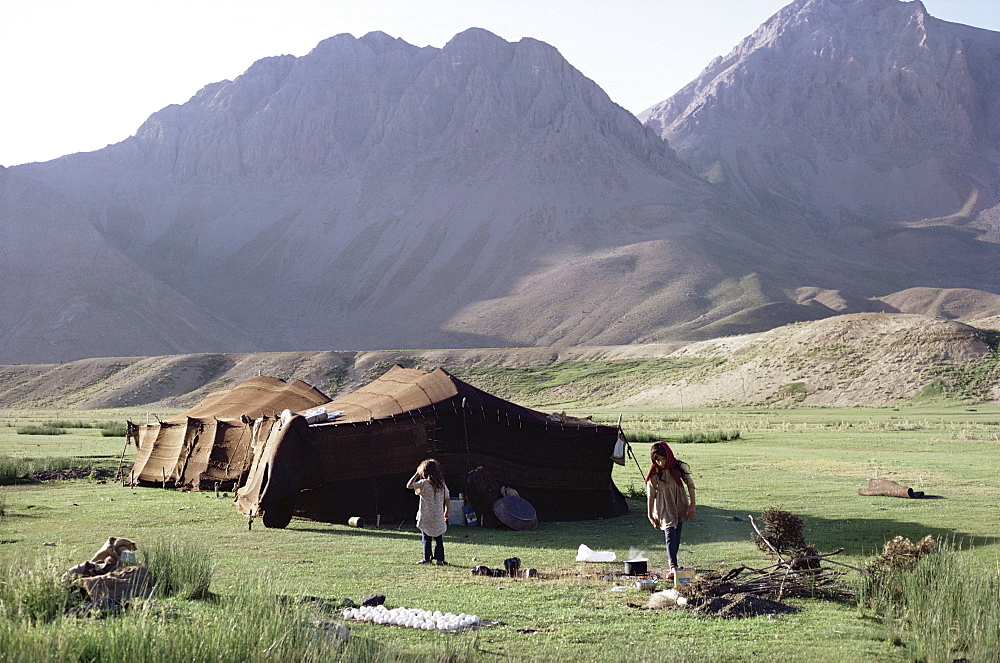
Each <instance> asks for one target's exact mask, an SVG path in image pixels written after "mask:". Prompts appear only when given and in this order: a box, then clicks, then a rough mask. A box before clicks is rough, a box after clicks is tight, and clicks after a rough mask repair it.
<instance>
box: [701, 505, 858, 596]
mask: <svg viewBox="0 0 1000 663" xmlns="http://www.w3.org/2000/svg"><path fill="white" fill-rule="evenodd" d="M747 518H748V519H749V520H750V524H751V525H752V526H753V529H754V532H755V533H754V534H752V535H751V536H750V538H751V540H752V541H753V542H754V543H756V544H757V547H758V548H760V549H761V550H763V551H765V552H768V553H770V554H772V555H773V556H774V557H776V558H777V560H778V561H777V563H776V564H772V565H771V566H768V567H765V568H763V569H752V568H750V567H747V566H742V567H740V568H737V569H732V570H730V571H729V573H727V574H725V575H724V576H722V577H721V578H720V579H719V585H720V587H718V588H715V589H714V591H724V592H727V593H746V594H751V595H760V596H771V597H774V598H775V599H777V600H779V601H780V600H781V599H782V598H784V597H787V596H798V597H807V596H815V595H816V594H817V593H822V594H825V595H827V596H832V597H844V598H847V597H850V596H851V595H852V594H851V593H850V592H848V591H847V590H844V589H842V588H840V587H838V586H836V585H835V581H836V580H837V579H838V578H840V576H842V575H844V573H845V572H844V571H839V570H834V569H831V568H828V567H824V566H823V562H827V563H828V564H835V565H838V566H842V567H845V568H849V569H854V570H855V571H858V572H859V573H866V571H865V570H864V569H859V568H857V567H855V566H851V565H849V564H844V563H842V562H837V561H834V560H831V559H830V557H832V556H834V555H839V554H840V553H842V552H843V551H844V549H843V548H838V549H837V550H834V551H833V552H829V553H820V552H819V550H818V549H817V548H816V546H813V545H811V544H808V543H806V541H805V538H804V537H803V536H802V529H803V522H802V519H801V518H799V517H798V516H796V515H794V514H792V513H789V512H787V511H783V510H781V509H776V508H773V507H772V508H768V509H765V510H764V512H763V513H762V514H761V518H762V519H763V520H764V522H765V528H764V531H761V529H760V527H758V526H757V523H756V521H754V518H753V516H747ZM744 571H749V572H751V573H752V574H753V575H751V576H750V577H748V578H746V579H740V576H741V575H742V574H743V572H744Z"/></svg>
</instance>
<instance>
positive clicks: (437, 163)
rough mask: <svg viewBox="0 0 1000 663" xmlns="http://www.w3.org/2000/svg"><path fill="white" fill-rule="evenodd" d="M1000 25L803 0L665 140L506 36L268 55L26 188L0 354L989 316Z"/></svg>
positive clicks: (18, 181)
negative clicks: (841, 317) (905, 314)
mask: <svg viewBox="0 0 1000 663" xmlns="http://www.w3.org/2000/svg"><path fill="white" fill-rule="evenodd" d="M997 38H998V35H997V34H996V33H991V32H986V31H982V30H976V29H974V28H968V27H966V26H957V25H952V24H947V23H943V22H941V21H937V20H935V19H933V18H932V17H929V16H927V15H926V12H924V11H923V7H922V6H921V5H920V3H919V2H898V1H897V0H797V1H796V2H794V3H792V4H791V5H789V6H788V7H787V8H785V9H784V10H783V11H782V12H780V13H779V14H777V15H776V16H775V17H773V18H772V19H771V20H770V21H769V22H768V23H766V24H765V25H764V26H762V27H761V29H760V30H758V31H757V32H756V33H755V34H754V35H752V36H751V37H749V38H748V39H747V40H745V41H744V42H743V43H742V44H740V45H739V46H738V47H737V48H736V49H735V50H734V51H733V53H731V54H730V55H729V56H727V57H726V58H723V59H720V60H718V61H716V62H714V63H712V64H711V65H710V66H709V68H708V69H706V71H705V73H703V75H702V76H701V77H700V78H699V79H698V80H697V81H695V82H694V83H692V84H691V86H688V88H685V90H682V91H681V92H680V93H679V94H678V95H675V97H673V98H672V99H670V100H668V101H666V102H664V104H661V105H659V106H657V107H655V108H654V109H652V110H651V111H650V112H649V113H647V114H646V115H645V116H644V121H645V124H643V123H641V122H640V121H638V120H637V119H636V118H635V117H633V116H632V115H631V114H629V113H628V112H626V111H625V110H624V109H622V108H621V107H619V106H617V105H616V104H614V103H613V102H612V101H611V100H610V99H609V98H608V97H607V95H606V94H605V93H604V92H603V91H602V90H601V89H600V88H599V87H598V86H597V85H596V84H595V83H594V82H593V81H591V80H589V79H587V78H586V77H585V76H583V75H582V74H581V73H580V72H579V71H577V70H576V69H574V68H573V67H572V66H571V65H570V64H569V63H567V62H566V61H565V60H564V59H563V58H562V56H561V55H560V54H559V53H558V51H556V50H555V49H554V48H552V47H551V46H549V45H547V44H544V43H541V42H538V41H536V40H532V39H522V40H521V41H519V42H516V43H509V42H507V41H505V40H503V39H501V38H499V37H497V36H496V35H493V34H491V33H489V32H486V31H484V30H480V29H470V30H468V31H465V32H463V33H460V34H459V35H456V36H455V38H453V39H452V40H451V41H450V42H449V43H448V44H446V45H445V46H444V47H442V48H430V47H427V48H418V47H415V46H412V45H410V44H407V43H406V42H404V41H402V40H399V39H394V38H392V37H390V36H388V35H385V34H382V33H371V34H368V35H365V36H364V37H361V38H358V39H356V38H354V37H352V36H350V35H338V36H336V37H332V38H330V39H328V40H325V41H323V42H321V43H320V44H319V45H318V46H317V47H316V48H315V49H314V50H313V51H312V52H311V53H309V54H307V55H305V56H303V57H300V58H295V57H292V56H281V57H273V58H266V59H264V60H260V61H259V62H257V63H255V64H254V65H253V66H251V67H250V68H249V69H248V70H247V71H246V73H244V74H243V75H242V76H240V77H238V78H237V79H236V80H233V81H221V82H218V83H213V84H211V85H208V86H206V87H205V88H203V89H202V90H200V91H199V92H198V93H197V94H196V95H195V96H194V97H192V98H191V99H190V100H189V101H188V102H186V103H184V104H181V105H176V106H169V107H167V108H164V109H162V110H160V111H158V112H156V113H154V114H153V115H152V116H151V117H150V118H149V120H148V121H147V122H146V123H145V124H143V126H142V127H140V128H139V130H138V132H137V133H136V134H135V135H134V136H132V137H130V138H129V139H127V140H125V141H123V142H121V143H118V144H116V145H112V146H108V147H107V148H105V149H102V150H98V151H96V152H91V153H84V154H75V155H69V156H66V157H62V158H60V159H56V160H54V161H50V162H46V163H38V164H27V165H22V166H16V167H14V168H9V169H6V170H3V171H0V233H2V234H3V236H2V237H0V239H2V240H3V245H2V247H0V251H2V252H3V256H4V260H3V262H2V263H0V303H2V304H3V305H4V306H5V307H7V308H6V311H11V312H13V313H14V315H11V316H5V317H4V322H3V324H2V325H0V362H3V363H15V362H20V363H28V362H37V363H49V362H53V361H67V360H73V359H77V358H81V357H102V356H103V357H120V356H123V355H132V354H135V355H156V354H165V353H192V352H194V353H198V352H210V353H218V352H242V351H246V350H257V351H264V350H266V351H303V350H360V349H371V350H374V349H393V348H476V347H525V346H579V345H588V346H594V345H600V346H605V345H621V344H632V343H635V344H641V343H650V342H673V341H690V340H697V339H706V338H712V337H717V336H723V335H729V334H738V333H746V332H758V331H762V330H766V329H771V328H774V327H776V326H779V325H783V324H786V323H789V322H793V321H803V320H818V319H822V318H826V317H829V316H832V315H837V314H842V313H851V312H865V311H889V312H893V311H914V312H921V313H925V312H933V313H934V314H936V315H945V316H947V317H963V316H967V315H975V316H976V317H977V318H980V319H986V318H990V317H991V316H994V315H997V314H1000V306H998V303H997V297H998V294H997V293H1000V269H998V268H997V267H998V265H1000V251H998V244H997V241H998V239H1000V232H998V231H997V228H998V227H1000V226H998V223H997V219H998V218H1000V208H997V207H992V206H993V205H995V203H996V201H997V194H998V193H1000V191H998V188H1000V185H998V183H997V181H996V180H997V174H998V170H997V157H996V154H997V152H996V147H997V145H996V139H997V137H998V135H1000V130H998V127H997V124H996V123H997V120H996V119H995V118H996V117H997V114H996V113H995V112H993V111H994V110H996V106H997V104H1000V95H998V86H997V85H996V80H995V79H996V77H997V76H1000V74H997V73H996V72H997V71H998V69H997V68H995V67H993V68H991V67H990V66H989V63H990V62H991V61H992V60H991V58H994V59H1000V47H998V45H997V44H998V42H997ZM946 65H947V66H946ZM675 150H676V151H675Z"/></svg>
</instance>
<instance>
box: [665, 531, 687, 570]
mask: <svg viewBox="0 0 1000 663" xmlns="http://www.w3.org/2000/svg"><path fill="white" fill-rule="evenodd" d="M683 525H684V523H677V527H668V528H667V529H665V530H663V535H664V538H666V540H667V559H668V560H670V568H672V569H673V568H677V549H678V548H680V547H681V527H682V526H683Z"/></svg>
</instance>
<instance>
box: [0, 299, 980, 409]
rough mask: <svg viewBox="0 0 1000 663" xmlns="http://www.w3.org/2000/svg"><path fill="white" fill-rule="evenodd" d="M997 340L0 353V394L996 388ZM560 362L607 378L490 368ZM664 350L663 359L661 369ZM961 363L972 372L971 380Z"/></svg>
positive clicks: (699, 401) (628, 404)
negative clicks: (283, 382) (533, 377)
mask: <svg viewBox="0 0 1000 663" xmlns="http://www.w3.org/2000/svg"><path fill="white" fill-rule="evenodd" d="M997 340H998V335H997V334H996V333H993V334H992V335H991V334H990V333H988V332H984V331H982V330H979V329H976V328H973V327H970V326H968V325H965V324H963V323H959V322H954V321H950V320H944V319H941V318H933V317H929V316H922V315H913V314H883V313H868V314H854V315H844V316H835V317H832V318H828V319H824V320H819V321H815V322H807V323H797V324H793V325H789V326H784V327H781V328H777V329H774V330H770V331H767V332H760V333H756V334H749V335H744V336H733V337H727V338H720V339H714V340H710V341H700V342H694V343H690V344H687V345H682V344H674V345H657V344H646V345H627V346H605V347H573V348H516V349H511V348H503V349H500V348H494V349H473V350H469V349H466V350H405V351H366V352H311V353H307V352H287V353H247V354H199V355H175V356H167V357H143V358H117V359H85V360H78V361H75V362H69V363H66V364H57V365H51V364H49V365H22V366H3V367H0V384H3V385H4V387H3V389H2V390H0V407H3V408H14V407H31V408H69V409H102V408H119V407H140V406H141V407H147V408H149V409H151V410H153V411H155V410H156V409H157V408H160V409H164V408H187V407H189V406H191V405H193V404H194V403H196V402H198V401H200V400H201V399H202V398H204V397H205V395H206V394H207V393H208V392H209V391H210V390H211V389H214V388H218V387H222V386H226V385H230V384H234V383H237V382H240V381H242V380H245V379H247V378H249V377H252V376H254V375H258V374H265V375H275V376H279V377H283V378H286V379H300V380H303V381H305V382H307V383H309V384H312V385H314V386H316V387H317V388H319V389H320V390H321V391H323V392H324V393H326V394H327V395H328V396H330V397H331V398H332V397H334V396H336V395H338V394H343V393H347V392H349V391H351V390H353V389H355V388H356V387H358V386H360V385H362V384H365V383H367V382H369V381H371V380H373V379H374V378H376V377H378V376H379V375H381V374H382V373H383V372H385V371H386V370H387V369H388V368H389V367H390V366H392V364H394V363H397V362H398V363H402V364H404V365H407V366H413V367H420V368H423V369H425V370H430V369H433V368H436V367H438V366H440V367H443V368H445V369H446V370H449V371H451V372H454V373H456V374H458V375H460V376H465V375H466V374H468V377H466V379H468V380H469V381H471V382H473V383H477V382H478V383H479V385H480V386H482V387H484V388H486V389H488V390H491V391H494V392H495V393H498V394H499V395H502V396H504V397H507V398H510V399H512V400H514V401H516V402H521V403H523V404H525V405H533V406H540V407H546V406H549V407H556V405H557V404H558V403H565V402H576V403H579V404H589V405H591V406H600V407H605V408H613V407H621V408H661V407H662V408H685V407H688V408H690V407H713V406H748V405H749V406H789V405H803V406H838V407H852V406H863V407H869V406H882V405H900V404H907V403H911V402H914V401H921V400H924V401H934V400H936V399H940V398H943V397H947V396H950V397H952V398H958V399H960V400H972V401H975V400H991V401H1000V360H998V354H997V353H998V351H997ZM678 345H680V347H678ZM572 362H590V363H597V364H602V365H603V367H604V368H605V369H606V372H607V375H608V379H607V380H606V382H604V383H601V382H600V381H598V383H597V386H596V387H595V386H594V383H588V384H583V383H580V384H578V385H574V384H573V383H572V382H570V383H568V384H562V385H560V386H559V387H558V388H557V389H553V390H549V391H545V390H542V391H540V392H537V393H536V395H534V396H531V397H528V396H526V395H525V394H522V393H519V392H518V391H517V389H515V388H511V387H510V386H509V384H508V383H507V381H506V380H505V379H504V378H503V377H502V376H499V377H498V376H497V369H498V368H506V369H517V368H522V369H523V368H527V367H533V368H539V367H550V368H552V369H553V370H555V369H558V368H559V367H560V366H561V365H562V366H564V365H566V364H567V363H572ZM644 362H645V365H646V366H647V368H642V365H643V364H644ZM664 362H667V363H670V364H671V368H670V370H669V371H666V370H664ZM637 366H639V368H638V369H637V368H636V367H637ZM616 367H620V368H619V369H616ZM476 369H486V373H485V374H484V373H482V372H477V371H476ZM626 369H627V370H626ZM625 375H627V377H624V378H623V377H622V376H625ZM477 376H478V377H477ZM970 376H978V377H975V380H976V384H974V385H972V386H969V383H970ZM526 399H528V400H526ZM560 409H561V408H560Z"/></svg>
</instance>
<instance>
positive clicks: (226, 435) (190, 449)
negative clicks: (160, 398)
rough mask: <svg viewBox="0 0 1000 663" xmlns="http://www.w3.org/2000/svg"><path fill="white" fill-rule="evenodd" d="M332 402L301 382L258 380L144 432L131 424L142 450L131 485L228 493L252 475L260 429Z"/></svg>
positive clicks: (224, 391) (228, 389)
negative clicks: (285, 414)
mask: <svg viewBox="0 0 1000 663" xmlns="http://www.w3.org/2000/svg"><path fill="white" fill-rule="evenodd" d="M329 400H330V399H329V397H328V396H326V395H325V394H324V393H323V392H321V391H319V390H318V389H316V388H314V387H312V386H310V385H308V384H306V383H305V382H302V381H301V380H294V381H292V382H285V381H284V380H282V379H280V378H275V377H268V376H259V377H254V378H250V379H249V380H246V381H244V382H241V383H239V384H237V385H234V386H231V387H224V388H221V389H216V390H214V391H212V392H210V393H209V394H208V395H207V396H206V397H205V399H204V400H202V401H201V402H200V403H198V404H197V405H195V406H194V407H192V408H191V409H190V410H188V411H187V412H185V413H183V414H182V415H180V416H178V417H176V418H173V419H168V420H167V421H158V422H156V423H153V424H146V425H145V426H135V425H134V424H132V423H131V422H129V430H130V432H131V433H133V434H135V433H137V435H136V446H137V447H138V452H137V453H136V459H135V462H134V463H133V465H132V481H133V482H141V483H153V482H155V483H161V482H162V483H163V484H169V485H171V486H176V487H180V486H184V487H187V488H190V489H191V490H200V489H202V488H213V487H215V486H216V485H218V486H225V487H227V488H229V487H231V486H232V485H234V484H236V483H237V482H238V481H239V480H240V478H241V477H242V476H244V475H245V474H246V472H247V470H249V469H250V465H251V463H252V461H253V447H252V446H251V441H252V438H253V432H254V429H255V428H256V429H260V428H261V427H265V428H266V427H268V425H269V424H273V423H274V421H275V420H276V418H277V416H278V414H280V413H281V412H282V411H283V410H285V409H290V410H298V411H302V410H307V409H308V408H311V407H314V406H316V405H319V404H321V403H325V402H327V401H329Z"/></svg>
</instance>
